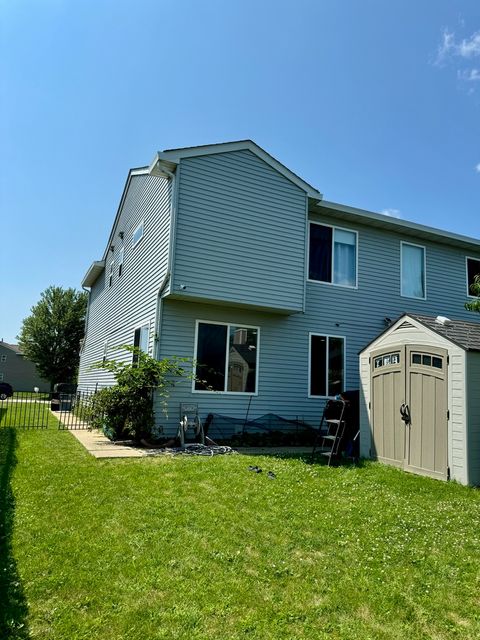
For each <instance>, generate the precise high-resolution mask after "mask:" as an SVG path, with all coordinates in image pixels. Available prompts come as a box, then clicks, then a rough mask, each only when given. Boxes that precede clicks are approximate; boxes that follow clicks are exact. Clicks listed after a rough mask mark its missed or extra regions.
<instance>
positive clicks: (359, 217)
mask: <svg viewBox="0 0 480 640" xmlns="http://www.w3.org/2000/svg"><path fill="white" fill-rule="evenodd" d="M319 207H320V208H319V209H313V210H312V211H311V213H317V214H321V213H322V209H323V213H324V214H325V210H327V209H328V210H330V211H332V212H334V213H335V212H337V213H340V214H347V216H352V217H353V218H355V219H356V220H352V222H358V223H359V224H368V225H369V226H375V227H380V228H383V229H392V228H395V229H396V231H398V232H399V233H405V234H407V235H410V234H411V235H412V237H416V238H417V239H418V238H420V237H421V238H425V239H426V240H429V241H434V242H441V243H442V244H448V245H449V246H450V247H451V246H456V247H462V248H463V250H465V249H466V247H468V248H469V249H468V250H469V251H475V250H479V249H480V240H477V238H470V237H468V236H463V235H459V234H458V233H452V232H451V231H445V230H443V229H437V228H435V227H427V226H426V225H423V224H418V223H417V222H411V221H408V220H402V219H400V218H393V217H391V216H386V215H385V214H383V213H376V212H374V211H367V210H366V209H359V208H358V207H350V206H348V205H345V204H339V203H338V202H329V201H327V200H322V201H321V202H320V203H319Z"/></svg>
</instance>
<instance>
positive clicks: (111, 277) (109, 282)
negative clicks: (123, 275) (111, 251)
mask: <svg viewBox="0 0 480 640" xmlns="http://www.w3.org/2000/svg"><path fill="white" fill-rule="evenodd" d="M114 263H115V261H114V260H112V261H111V262H110V271H109V272H108V286H109V287H111V286H112V284H113V265H114Z"/></svg>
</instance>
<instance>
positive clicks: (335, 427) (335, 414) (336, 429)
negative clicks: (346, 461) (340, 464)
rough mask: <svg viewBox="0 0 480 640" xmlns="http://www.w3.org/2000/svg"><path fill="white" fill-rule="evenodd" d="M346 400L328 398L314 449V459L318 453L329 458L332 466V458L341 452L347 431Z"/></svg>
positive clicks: (328, 463)
mask: <svg viewBox="0 0 480 640" xmlns="http://www.w3.org/2000/svg"><path fill="white" fill-rule="evenodd" d="M346 405H347V403H346V402H345V401H344V400H328V401H327V403H326V404H325V408H324V410H323V415H322V419H321V421H320V427H319V429H318V432H317V435H316V438H315V443H314V445H313V450H312V460H313V458H314V456H315V455H316V454H319V455H321V456H324V457H325V458H327V460H328V462H327V465H328V466H330V464H331V462H332V458H334V457H336V456H337V455H338V452H339V448H340V443H341V441H342V438H343V435H344V433H345V407H346Z"/></svg>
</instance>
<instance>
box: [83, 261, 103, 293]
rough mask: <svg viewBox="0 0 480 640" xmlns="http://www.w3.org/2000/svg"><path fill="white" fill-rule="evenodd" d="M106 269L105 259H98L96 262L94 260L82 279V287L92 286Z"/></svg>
mask: <svg viewBox="0 0 480 640" xmlns="http://www.w3.org/2000/svg"><path fill="white" fill-rule="evenodd" d="M104 269H105V260H96V261H95V262H92V264H91V265H90V267H89V268H88V271H87V273H86V274H85V276H84V278H83V280H82V287H91V286H92V284H94V282H95V281H96V280H97V279H98V276H99V275H100V274H101V273H102V271H103V270H104Z"/></svg>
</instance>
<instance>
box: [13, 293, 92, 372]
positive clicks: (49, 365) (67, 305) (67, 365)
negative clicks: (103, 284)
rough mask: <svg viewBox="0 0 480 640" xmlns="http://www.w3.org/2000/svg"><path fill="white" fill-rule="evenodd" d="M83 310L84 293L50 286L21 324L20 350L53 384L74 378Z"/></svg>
mask: <svg viewBox="0 0 480 640" xmlns="http://www.w3.org/2000/svg"><path fill="white" fill-rule="evenodd" d="M86 309H87V294H86V293H84V292H80V291H76V290H75V289H63V288H62V287H55V286H51V287H48V289H45V291H43V292H42V293H41V295H40V300H39V302H37V304H36V305H34V306H33V307H32V308H31V310H30V311H31V314H30V315H29V316H28V318H25V319H24V321H23V323H22V328H21V330H20V334H19V335H18V336H17V338H18V340H19V345H20V348H21V349H22V351H23V353H24V354H25V356H26V357H27V358H28V359H29V360H32V362H34V363H35V364H36V365H37V369H38V372H39V373H40V375H41V376H42V377H43V378H45V379H46V380H49V381H50V384H52V385H53V384H54V383H56V382H74V381H75V379H76V376H77V370H78V362H79V354H80V341H81V339H82V338H83V335H84V330H85V314H86Z"/></svg>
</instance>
